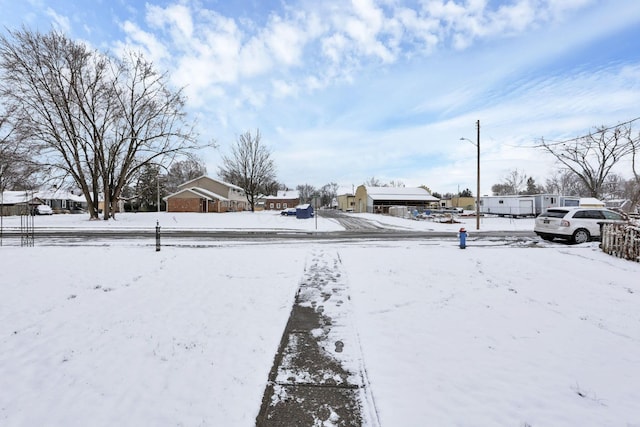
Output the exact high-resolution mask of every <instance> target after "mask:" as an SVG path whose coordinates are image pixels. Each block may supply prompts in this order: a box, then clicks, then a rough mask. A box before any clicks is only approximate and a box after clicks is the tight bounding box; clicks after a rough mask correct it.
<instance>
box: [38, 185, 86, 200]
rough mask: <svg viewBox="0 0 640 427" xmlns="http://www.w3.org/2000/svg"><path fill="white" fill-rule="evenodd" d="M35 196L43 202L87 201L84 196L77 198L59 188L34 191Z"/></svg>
mask: <svg viewBox="0 0 640 427" xmlns="http://www.w3.org/2000/svg"><path fill="white" fill-rule="evenodd" d="M35 195H36V196H37V197H39V198H40V199H43V200H73V201H75V202H86V201H87V199H85V197H84V196H78V195H75V194H73V193H71V192H69V191H65V190H62V189H59V188H54V189H51V190H41V191H36V192H35Z"/></svg>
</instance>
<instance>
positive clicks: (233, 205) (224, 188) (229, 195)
mask: <svg viewBox="0 0 640 427" xmlns="http://www.w3.org/2000/svg"><path fill="white" fill-rule="evenodd" d="M163 199H164V201H165V202H166V203H167V212H235V211H244V210H246V209H247V198H246V196H245V192H244V190H243V189H242V188H240V187H238V186H237V185H234V184H229V183H228V182H224V181H220V180H218V179H214V178H210V177H208V176H205V175H203V176H201V177H198V178H195V179H192V180H190V181H187V182H185V183H184V184H180V185H179V186H178V191H176V192H175V193H173V194H170V195H168V196H166V197H164V198H163Z"/></svg>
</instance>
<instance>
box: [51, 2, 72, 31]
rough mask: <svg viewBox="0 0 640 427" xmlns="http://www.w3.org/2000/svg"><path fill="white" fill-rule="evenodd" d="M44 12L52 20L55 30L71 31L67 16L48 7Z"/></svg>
mask: <svg viewBox="0 0 640 427" xmlns="http://www.w3.org/2000/svg"><path fill="white" fill-rule="evenodd" d="M46 13H47V15H49V16H50V17H51V19H52V20H53V26H54V27H55V28H56V29H57V30H59V31H62V32H63V33H65V34H69V33H71V24H70V22H69V18H68V17H66V16H64V15H60V14H58V13H56V11H54V10H53V9H52V8H50V7H48V8H47V10H46Z"/></svg>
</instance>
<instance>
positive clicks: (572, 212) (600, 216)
mask: <svg viewBox="0 0 640 427" xmlns="http://www.w3.org/2000/svg"><path fill="white" fill-rule="evenodd" d="M628 221H629V219H628V217H626V216H625V215H623V214H622V213H620V212H616V211H613V210H611V209H606V208H580V207H564V208H550V209H547V210H546V211H544V212H543V213H541V214H540V215H538V216H537V217H536V220H535V225H534V228H533V231H534V232H535V233H536V234H537V235H538V236H540V237H542V238H543V239H545V240H553V239H554V238H556V237H557V238H560V239H565V240H569V241H570V242H573V243H584V242H588V241H590V240H591V239H600V224H602V223H623V222H628Z"/></svg>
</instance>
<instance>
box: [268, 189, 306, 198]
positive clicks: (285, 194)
mask: <svg viewBox="0 0 640 427" xmlns="http://www.w3.org/2000/svg"><path fill="white" fill-rule="evenodd" d="M299 198H300V193H299V192H298V190H278V192H277V194H276V195H275V196H267V197H265V199H289V200H294V199H299Z"/></svg>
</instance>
